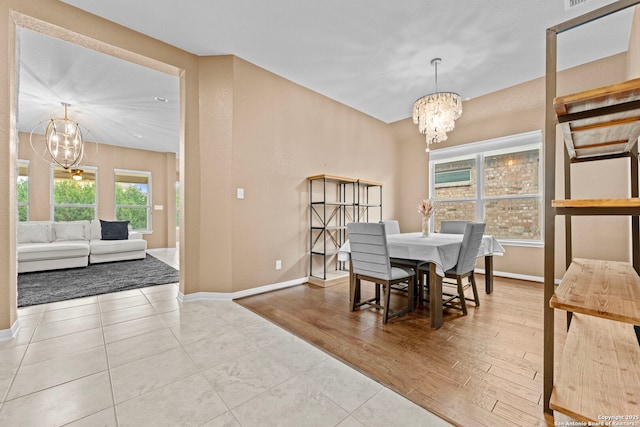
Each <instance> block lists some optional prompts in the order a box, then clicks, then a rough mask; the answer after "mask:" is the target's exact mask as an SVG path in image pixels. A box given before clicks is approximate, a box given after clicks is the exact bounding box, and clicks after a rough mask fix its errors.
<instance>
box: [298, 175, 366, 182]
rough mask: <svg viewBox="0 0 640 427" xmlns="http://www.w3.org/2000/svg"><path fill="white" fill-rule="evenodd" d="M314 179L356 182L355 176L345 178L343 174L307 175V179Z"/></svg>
mask: <svg viewBox="0 0 640 427" xmlns="http://www.w3.org/2000/svg"><path fill="white" fill-rule="evenodd" d="M316 179H327V180H329V181H340V182H358V180H357V179H356V178H347V177H344V176H337V175H327V174H321V175H313V176H310V177H307V180H309V181H313V180H316Z"/></svg>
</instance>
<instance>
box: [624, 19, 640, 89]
mask: <svg viewBox="0 0 640 427" xmlns="http://www.w3.org/2000/svg"><path fill="white" fill-rule="evenodd" d="M627 78H628V79H637V78H640V6H636V7H635V10H634V12H633V22H632V24H631V36H630V37H629V50H628V58H627Z"/></svg>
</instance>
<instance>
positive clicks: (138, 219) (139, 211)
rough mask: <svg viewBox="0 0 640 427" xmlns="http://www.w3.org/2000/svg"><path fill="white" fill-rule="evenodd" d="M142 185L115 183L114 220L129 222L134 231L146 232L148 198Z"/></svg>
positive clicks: (144, 186)
mask: <svg viewBox="0 0 640 427" xmlns="http://www.w3.org/2000/svg"><path fill="white" fill-rule="evenodd" d="M146 188H147V186H146V184H144V185H140V186H138V185H127V184H121V183H116V206H117V207H116V219H118V220H119V221H129V224H130V225H131V227H132V228H133V229H134V230H147V229H148V227H147V217H148V215H147V213H148V205H147V204H148V198H147V197H148V196H147V192H146V191H145V190H146Z"/></svg>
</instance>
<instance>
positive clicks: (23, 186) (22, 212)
mask: <svg viewBox="0 0 640 427" xmlns="http://www.w3.org/2000/svg"><path fill="white" fill-rule="evenodd" d="M17 193H18V221H27V220H28V219H29V217H28V216H29V215H28V212H29V209H28V207H27V204H28V203H29V181H28V180H27V179H20V178H18V185H17Z"/></svg>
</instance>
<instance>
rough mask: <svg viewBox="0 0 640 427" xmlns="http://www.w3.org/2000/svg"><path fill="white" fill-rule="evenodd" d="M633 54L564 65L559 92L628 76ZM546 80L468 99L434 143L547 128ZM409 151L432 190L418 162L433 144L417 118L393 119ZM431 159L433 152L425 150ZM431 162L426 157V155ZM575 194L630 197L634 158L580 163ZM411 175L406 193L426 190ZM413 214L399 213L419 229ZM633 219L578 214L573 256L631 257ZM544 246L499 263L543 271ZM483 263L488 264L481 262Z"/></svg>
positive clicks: (518, 250) (559, 248) (560, 237)
mask: <svg viewBox="0 0 640 427" xmlns="http://www.w3.org/2000/svg"><path fill="white" fill-rule="evenodd" d="M626 66H627V61H626V54H619V55H615V56H613V57H610V58H606V59H603V60H600V61H596V62H593V63H590V64H586V65H583V66H580V67H576V68H573V69H570V70H567V71H563V72H561V73H560V75H559V76H558V94H559V95H560V94H568V93H572V92H577V91H581V90H586V89H590V88H593V87H597V86H602V85H606V84H610V83H615V82H618V81H622V80H625V79H626V75H625V73H626ZM544 84H545V83H544V79H543V78H540V79H536V80H533V81H530V82H526V83H523V84H520V85H517V86H513V87H510V88H507V89H504V90H501V91H497V92H494V93H491V94H488V95H485V96H481V97H478V98H475V99H471V100H468V101H464V102H463V113H462V117H461V118H460V119H459V120H458V121H457V122H456V127H455V129H454V130H453V131H452V132H450V133H449V138H448V140H447V141H446V142H444V143H440V144H437V145H432V146H431V148H432V150H434V151H435V150H438V149H441V148H444V147H452V146H456V145H461V144H466V143H470V142H476V141H483V140H486V139H492V138H497V137H501V136H506V135H513V134H517V133H522V132H529V131H533V130H540V129H543V128H544ZM392 127H393V128H394V130H395V134H396V135H397V137H398V140H399V144H402V145H404V147H402V148H401V149H400V150H401V156H402V161H403V162H406V163H407V164H409V165H412V166H414V167H412V168H411V169H412V170H415V171H416V175H415V176H414V179H415V180H416V181H421V182H424V185H423V188H428V170H427V168H424V170H422V169H419V168H415V165H416V159H415V157H416V156H417V155H418V153H424V148H425V144H424V141H423V137H422V135H420V134H419V133H418V131H417V129H416V125H414V124H413V122H412V120H411V119H405V120H402V121H399V122H396V123H393V124H392ZM558 134H559V138H558V144H557V148H558V151H557V153H558V154H557V158H558V161H557V164H558V171H557V175H558V177H557V183H558V184H557V190H556V195H557V197H558V198H560V197H562V194H563V188H562V184H561V183H562V179H563V170H562V159H563V157H562V156H563V151H562V150H563V141H562V140H561V133H560V132H558ZM423 156H424V157H426V153H425V154H423ZM425 163H426V160H425ZM572 168H573V169H572V192H573V194H572V197H573V198H587V197H594V198H597V197H604V196H605V195H608V197H628V195H629V186H628V173H629V172H628V171H629V169H628V160H627V161H626V163H625V161H624V160H616V161H610V162H593V163H589V164H580V165H574V166H572ZM407 179H408V178H404V177H403V183H404V184H405V185H404V186H403V191H402V194H401V195H399V198H400V199H408V198H410V197H413V199H416V196H418V194H417V191H416V189H415V188H413V187H412V186H410V185H407V184H408V183H409V182H411V181H410V180H407ZM407 212H409V214H407V213H406V212H405V209H404V207H403V209H402V210H399V217H400V218H401V219H402V220H403V222H405V223H407V224H410V228H411V229H412V230H417V229H418V227H419V218H416V215H414V210H411V209H409V210H408V211H407ZM629 224H630V222H629V220H628V219H627V218H619V217H618V218H611V217H609V218H606V217H597V218H596V217H583V218H574V228H573V230H574V240H573V249H574V250H573V255H574V256H579V257H593V258H600V259H619V260H629V258H630V255H629V245H630V242H629V237H628V236H629ZM556 236H557V239H556V241H557V242H556V243H557V245H556V258H557V260H556V267H557V268H556V271H557V273H556V274H557V276H558V277H560V276H561V275H562V273H563V272H564V266H565V262H564V222H563V219H562V218H560V217H559V218H558V219H557V228H556ZM543 252H544V251H543V249H542V248H531V247H518V246H508V247H507V248H506V254H505V256H503V257H496V259H495V265H494V267H495V269H496V270H497V271H505V272H509V273H514V274H520V275H528V276H537V277H542V276H543V256H544V254H543ZM479 265H482V263H480V264H479Z"/></svg>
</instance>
